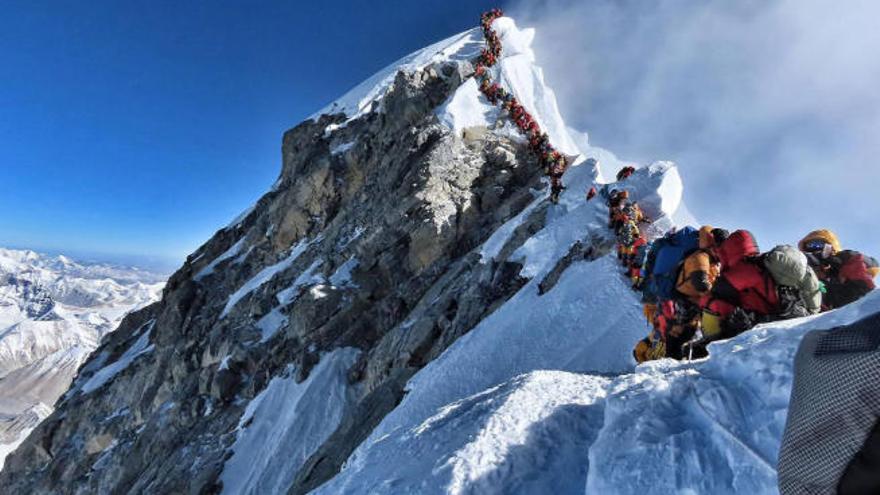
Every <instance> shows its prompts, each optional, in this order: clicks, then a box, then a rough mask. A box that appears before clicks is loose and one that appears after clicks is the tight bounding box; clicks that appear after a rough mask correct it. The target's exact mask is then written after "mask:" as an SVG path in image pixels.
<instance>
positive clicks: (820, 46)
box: [507, 0, 880, 252]
mask: <svg viewBox="0 0 880 495" xmlns="http://www.w3.org/2000/svg"><path fill="white" fill-rule="evenodd" d="M507 10H508V12H509V13H510V14H511V15H512V16H514V17H516V18H517V19H518V20H519V21H520V23H522V24H524V25H530V26H536V27H537V29H538V32H539V33H541V36H539V37H537V38H536V40H535V46H534V49H535V51H536V53H537V55H538V59H539V60H540V61H541V64H542V65H543V66H544V68H545V70H546V72H547V78H548V83H549V84H550V85H551V86H552V87H553V88H554V89H555V90H556V93H557V97H558V98H559V100H560V107H561V108H562V112H563V116H564V117H565V118H566V121H567V122H568V123H569V125H571V126H573V127H576V128H581V129H585V130H588V131H589V132H590V134H591V138H592V139H591V140H592V141H593V142H594V143H595V144H597V145H599V146H602V147H604V148H607V149H612V150H614V151H615V152H616V153H618V154H619V155H621V156H623V157H625V158H628V159H634V160H639V161H644V160H645V159H646V158H650V159H654V158H662V159H669V160H674V161H675V162H676V163H677V164H678V165H679V166H680V167H681V170H682V175H683V177H684V179H685V182H686V183H687V184H688V192H687V196H686V200H687V202H688V204H689V206H690V207H691V208H692V210H693V211H698V212H699V213H700V215H699V216H700V218H701V219H703V220H704V221H706V222H709V223H713V224H723V225H725V226H727V225H729V226H732V227H748V228H749V229H751V230H753V231H754V233H755V234H756V235H757V238H758V240H759V241H760V242H761V245H762V246H767V247H770V246H773V245H775V244H780V243H791V242H794V241H796V240H797V239H799V238H800V236H802V235H804V234H805V233H806V232H807V231H809V230H811V229H813V228H818V227H820V226H827V227H832V228H835V229H836V230H837V231H839V232H838V233H839V234H840V235H841V238H842V239H843V241H844V244H846V245H847V246H848V247H852V248H854V249H859V250H863V251H866V252H871V251H872V250H876V246H878V245H880V231H878V230H877V229H867V228H865V227H866V226H867V225H871V224H872V223H873V222H874V218H873V217H874V213H875V212H876V211H877V210H878V207H880V200H878V199H877V198H878V196H877V195H876V190H875V186H874V185H875V184H876V183H877V182H878V180H880V166H878V165H877V160H878V157H880V141H878V140H877V139H876V136H878V135H880V93H878V92H877V91H876V88H877V87H880V59H878V58H877V57H876V53H877V52H878V51H880V32H878V30H877V29H876V19H877V18H878V16H880V3H877V2H871V1H868V0H855V1H852V2H843V3H841V2H829V1H823V0H773V1H745V2H700V1H696V0H672V1H668V2H638V1H612V0H596V1H591V2H580V1H577V0H542V1H538V2H534V1H531V0H529V1H522V0H521V1H518V2H514V3H513V4H512V5H509V6H507ZM755 184H761V187H759V188H755V187H754V185H755ZM746 197H747V198H749V201H743V200H742V198H746ZM732 204H735V205H737V206H736V208H730V205H732ZM792 218H803V219H804V221H803V222H792V221H791V219H792Z"/></svg>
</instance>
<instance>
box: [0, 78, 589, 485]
mask: <svg viewBox="0 0 880 495" xmlns="http://www.w3.org/2000/svg"><path fill="white" fill-rule="evenodd" d="M471 71H472V68H471V66H470V64H469V63H467V62H443V63H438V64H434V65H429V66H428V67H426V68H425V69H423V70H419V71H415V72H410V73H405V72H400V73H398V75H397V77H396V79H395V80H394V83H393V86H392V87H391V89H390V90H389V91H388V93H387V94H386V95H385V96H384V98H383V99H382V102H381V108H375V109H374V110H373V111H371V112H368V113H365V114H363V115H361V116H359V117H357V118H355V119H352V120H347V118H346V117H345V116H344V115H342V114H337V115H325V116H321V117H320V118H318V119H316V120H309V121H306V122H304V123H302V124H300V125H299V126H297V127H296V128H294V129H292V130H290V131H288V132H287V133H286V134H285V135H284V139H283V145H282V156H283V169H282V172H281V175H280V177H279V179H278V182H277V183H276V185H275V186H274V187H273V189H272V190H271V191H270V192H269V193H267V194H266V195H265V196H264V197H262V198H261V199H260V200H259V201H258V202H257V204H256V205H255V207H254V208H253V210H252V211H250V212H249V213H248V214H247V215H245V216H244V218H242V219H241V220H240V221H239V222H238V223H236V224H234V225H231V226H229V227H227V228H225V229H223V230H221V231H219V232H217V233H216V234H215V235H214V237H213V238H212V239H210V240H209V241H208V242H207V243H206V244H205V245H204V246H202V247H201V248H200V249H199V250H197V251H196V252H195V253H194V254H193V255H192V256H190V257H189V258H188V259H187V261H186V263H185V264H184V265H183V267H181V268H180V270H178V271H177V273H175V274H174V275H173V276H172V277H171V279H170V280H169V282H168V284H167V286H166V288H165V291H164V294H163V298H162V300H161V302H159V303H157V304H154V305H152V306H150V307H148V308H145V309H143V310H141V311H139V312H137V313H134V314H131V315H130V316H128V317H127V318H126V319H125V320H124V321H123V323H122V325H121V326H120V328H119V329H118V330H117V331H116V332H114V333H112V334H110V335H109V336H108V337H107V338H106V339H105V340H104V342H103V343H102V345H101V347H100V348H99V349H98V350H97V351H95V353H93V354H92V356H91V357H90V359H89V360H88V362H87V363H86V364H85V365H84V366H83V368H81V369H80V371H79V375H78V377H77V379H76V380H75V382H74V384H73V386H72V388H71V389H70V390H69V391H68V393H67V394H66V395H65V396H64V397H63V398H62V399H60V400H59V402H58V404H57V405H56V410H55V412H54V413H53V414H52V415H51V416H50V417H49V418H47V419H46V420H45V421H44V422H43V423H42V424H41V425H40V426H39V427H37V428H36V429H35V430H34V431H33V433H32V434H31V435H30V436H29V437H28V439H27V440H26V441H25V442H24V443H23V444H22V446H21V447H20V448H19V449H18V451H16V452H15V453H14V454H13V455H11V456H10V457H9V458H8V459H7V464H6V467H5V468H4V470H3V472H2V473H0V486H3V487H4V490H8V492H9V493H214V492H217V491H219V490H221V489H222V483H221V481H220V479H219V476H220V473H221V471H222V469H223V466H224V462H225V461H226V459H227V458H228V457H229V456H230V455H231V452H230V447H231V446H232V444H233V442H234V441H235V439H236V436H237V435H238V432H240V431H241V429H242V428H243V427H245V426H246V425H242V424H240V423H241V420H242V417H243V415H244V414H245V410H246V408H247V406H248V404H249V403H250V401H251V400H252V399H253V398H254V397H256V396H258V394H260V392H261V391H263V390H264V389H265V388H266V387H267V385H268V383H269V381H270V380H271V379H272V378H273V377H277V376H282V375H284V374H285V373H287V372H288V370H289V369H291V366H292V368H293V369H294V370H295V374H296V379H297V380H304V379H306V377H307V376H308V375H309V373H310V370H311V369H312V368H313V367H314V366H315V364H316V363H318V362H319V360H320V359H321V356H322V355H324V354H325V353H327V352H330V351H332V350H334V349H338V348H342V347H353V348H356V349H358V350H360V354H359V356H360V357H359V358H358V359H357V361H356V363H355V364H354V365H353V366H352V367H351V368H350V369H349V370H348V372H347V381H348V385H349V388H350V393H351V394H352V395H353V400H351V401H349V402H346V403H347V404H351V405H350V406H348V408H347V410H345V411H343V414H342V419H341V421H340V422H339V424H338V427H336V429H335V431H334V433H332V434H331V435H330V437H329V438H328V439H326V441H324V442H323V444H322V445H321V446H320V447H319V448H317V450H316V451H315V452H313V453H312V454H311V455H310V457H309V458H308V459H307V461H306V462H305V463H304V464H303V465H302V466H295V467H294V468H293V469H296V473H295V476H293V475H292V476H291V479H294V482H293V483H292V485H291V486H290V488H289V489H290V492H291V493H304V492H306V491H308V490H309V489H311V488H314V487H316V486H318V485H320V484H321V483H322V482H324V481H326V480H327V479H329V478H330V477H332V476H333V475H334V474H335V473H337V472H338V470H339V469H340V467H341V465H342V463H343V462H344V461H345V460H346V459H347V457H348V456H349V455H350V454H351V452H352V451H353V450H354V448H355V447H356V446H357V445H358V444H359V443H360V442H361V441H362V440H363V439H364V438H365V437H366V436H367V435H368V434H369V433H370V431H372V429H373V428H374V426H375V425H376V424H377V423H378V422H379V421H380V420H381V419H382V418H383V417H384V416H385V414H387V413H388V411H390V410H391V409H393V408H394V407H395V406H396V404H397V403H398V402H399V401H400V399H401V398H402V396H403V394H404V385H405V383H406V380H407V379H408V378H409V377H410V376H412V375H413V373H415V372H416V371H417V370H419V369H420V368H421V367H423V366H425V364H427V363H428V362H430V361H431V360H432V359H434V358H435V357H436V356H438V355H439V354H440V353H441V352H443V350H444V349H446V348H447V347H448V346H449V345H450V344H451V343H452V342H454V341H455V340H456V339H457V338H458V337H460V336H461V335H464V334H465V333H467V332H468V331H469V330H470V329H471V328H473V327H474V326H475V325H476V324H477V323H478V322H479V321H480V320H481V319H483V318H484V317H485V316H486V315H487V314H489V313H491V312H492V311H493V310H494V309H495V308H497V307H498V306H499V305H500V304H501V303H503V302H504V301H506V300H507V299H508V298H509V297H510V296H511V295H512V294H514V293H515V292H516V291H517V290H519V289H520V288H521V287H522V286H523V285H524V283H525V282H526V280H525V279H523V278H521V277H520V275H519V272H520V270H519V268H520V267H519V265H518V264H516V263H514V262H509V261H495V260H486V259H482V258H481V256H480V254H479V253H478V252H476V250H475V248H477V247H478V246H480V245H481V244H482V243H483V242H484V241H485V240H486V239H487V238H489V236H490V235H491V234H492V233H493V232H495V231H496V230H497V229H498V228H499V226H501V225H502V224H504V223H505V222H506V221H507V220H509V219H510V218H512V217H513V216H515V215H516V214H517V213H519V212H521V211H522V210H523V209H524V208H525V207H526V206H527V205H528V204H530V203H532V202H533V200H534V195H533V191H534V190H535V189H541V188H543V187H544V186H543V185H542V183H541V179H540V176H541V171H540V170H538V169H537V168H536V167H535V166H534V164H533V163H532V162H531V161H530V160H529V157H528V156H527V152H526V150H525V148H524V146H523V145H522V143H518V142H514V141H511V140H510V139H509V138H507V137H504V136H503V135H500V134H498V133H494V132H487V131H486V130H485V129H483V130H481V129H470V130H468V132H465V133H455V132H453V131H450V130H449V129H448V128H446V127H444V126H442V125H440V124H439V123H438V120H437V117H436V116H435V115H434V113H433V112H434V109H435V108H437V107H438V106H439V105H440V104H441V103H443V102H444V101H445V100H447V98H449V96H450V95H451V94H452V92H453V91H454V90H455V89H456V88H458V87H459V85H460V84H461V83H462V81H463V80H464V79H465V78H466V77H468V76H469V75H470V72H471ZM529 218H530V220H529V221H527V222H524V223H523V225H521V227H520V229H526V230H528V229H536V228H540V223H541V222H542V219H543V215H542V214H541V210H536V211H535V212H533V214H532V215H531V216H530V217H529ZM526 238H527V235H521V232H520V233H514V235H511V236H510V239H509V240H508V241H507V245H506V246H504V247H503V248H502V252H505V253H510V252H512V250H513V249H514V248H515V247H516V245H517V244H518V243H522V242H524V241H525V239H526ZM581 255H582V254H581ZM498 259H501V260H503V259H504V257H498Z"/></svg>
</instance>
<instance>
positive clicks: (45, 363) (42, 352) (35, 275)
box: [0, 249, 164, 467]
mask: <svg viewBox="0 0 880 495" xmlns="http://www.w3.org/2000/svg"><path fill="white" fill-rule="evenodd" d="M163 280H164V277H163V276H161V275H158V274H155V273H150V272H147V271H143V270H139V269H136V268H127V267H118V266H113V265H106V264H94V263H93V264H83V263H77V262H76V261H74V260H72V259H70V258H67V257H66V256H47V255H43V254H39V253H35V252H33V251H21V250H11V249H0V467H2V463H3V458H4V457H5V456H6V454H7V453H8V452H10V451H11V450H12V449H14V448H15V446H16V445H18V443H19V442H21V441H23V440H24V438H25V436H26V435H27V433H28V432H29V431H30V430H31V429H32V428H34V427H35V426H36V425H37V423H39V422H40V421H41V420H42V419H43V418H45V417H46V416H48V415H49V413H51V412H52V405H53V404H54V403H55V400H56V399H57V398H58V397H59V396H60V395H61V394H62V393H64V391H65V390H67V387H68V386H69V385H70V382H71V381H72V380H73V377H74V376H75V375H76V371H77V369H78V368H79V367H80V365H82V363H83V362H84V361H85V360H86V358H87V357H88V355H89V353H90V352H91V351H92V350H94V349H95V348H96V347H97V346H98V343H99V342H100V340H101V338H102V337H103V336H104V335H106V334H107V333H109V332H110V331H112V330H114V329H115V328H116V327H117V326H118V325H119V322H120V320H121V319H122V317H123V316H124V315H125V314H126V313H127V312H129V311H132V310H135V309H139V308H141V307H143V306H145V305H147V304H149V303H151V302H153V301H155V300H157V299H158V298H159V294H160V292H161V290H162V285H163V282H162V281H163Z"/></svg>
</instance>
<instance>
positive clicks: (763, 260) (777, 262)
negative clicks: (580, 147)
mask: <svg viewBox="0 0 880 495" xmlns="http://www.w3.org/2000/svg"><path fill="white" fill-rule="evenodd" d="M503 15H504V14H503V12H502V11H501V9H492V10H490V11H488V12H486V13H484V14H483V15H482V17H481V19H480V25H481V27H482V31H483V36H484V37H485V40H486V45H487V46H486V48H485V49H483V51H482V52H481V54H480V55H479V57H477V59H476V60H475V61H474V75H475V77H476V78H477V79H478V80H479V89H480V92H481V93H482V94H483V95H484V96H485V97H486V98H487V99H488V100H489V102H491V103H492V104H496V105H500V106H501V108H502V109H503V110H504V112H505V115H506V116H507V117H508V118H509V119H510V120H511V121H512V122H513V123H514V124H515V125H516V127H517V128H518V129H519V130H520V132H522V134H523V135H524V136H525V137H526V139H527V140H528V144H529V149H530V151H531V152H532V153H533V154H534V155H535V156H536V157H537V158H538V162H539V163H540V164H541V166H542V167H543V168H544V173H545V174H546V175H547V176H548V177H549V178H550V201H551V202H553V203H557V202H558V201H559V195H560V193H561V192H562V191H563V190H564V189H565V186H564V185H563V183H562V176H563V174H564V173H565V171H566V170H567V169H568V167H569V166H570V165H571V162H572V160H573V157H571V156H567V155H565V154H563V153H561V152H559V151H558V150H557V149H556V148H555V147H554V146H553V145H552V144H551V143H550V138H549V136H548V135H547V133H546V132H544V131H542V129H541V128H540V126H539V125H538V123H537V121H536V120H535V119H534V117H533V116H532V115H531V114H530V113H529V112H528V110H526V109H525V107H523V105H522V104H521V103H519V101H517V98H516V97H515V96H514V95H513V94H512V93H511V92H509V91H507V90H505V89H504V88H502V87H501V86H500V85H499V84H498V83H497V82H494V81H492V77H491V75H490V74H489V68H491V67H493V66H494V65H495V64H496V63H497V62H498V59H499V58H500V57H501V50H502V47H501V40H500V39H499V37H498V34H497V33H496V32H495V31H494V30H493V29H492V23H493V22H494V21H495V20H496V19H498V18H499V17H501V16H503ZM634 172H635V168H634V167H631V166H628V167H624V168H623V169H621V170H620V171H619V172H618V174H617V181H618V182H621V181H625V180H626V179H627V178H629V177H630V176H631V175H632V174H633V173H634ZM597 194H601V195H602V197H603V198H604V199H605V201H606V204H607V205H608V210H609V211H608V215H609V219H608V223H609V227H610V228H611V229H612V230H613V231H614V233H615V235H616V237H617V255H618V258H619V259H620V262H621V263H622V264H623V266H624V267H625V269H626V275H627V276H628V277H629V278H630V280H631V282H632V286H633V288H634V289H635V290H638V291H640V292H641V293H642V301H643V303H644V314H645V317H646V319H647V320H648V322H649V325H650V327H651V332H650V333H649V335H648V336H647V337H645V338H644V339H642V340H641V341H639V342H638V343H637V344H636V347H635V349H634V350H633V356H634V357H635V359H636V361H638V362H644V361H648V360H652V359H660V358H664V357H670V358H673V359H683V358H694V357H702V356H705V355H706V345H707V344H708V343H709V342H711V341H713V340H717V339H721V338H729V337H733V336H735V335H737V334H739V333H742V332H743V331H745V330H748V329H749V328H751V327H753V326H754V325H756V324H758V323H763V322H768V321H773V320H780V319H786V318H796V317H801V316H806V315H810V314H816V313H818V312H820V311H825V310H829V309H834V308H838V307H840V306H843V305H845V304H848V303H850V302H853V301H855V300H857V299H859V298H861V297H862V296H864V295H865V294H867V293H868V292H870V291H871V290H873V289H874V280H873V279H874V278H875V277H876V275H877V274H878V273H880V266H878V263H877V260H876V259H874V258H871V257H869V256H865V255H863V254H861V253H859V252H856V251H852V250H844V249H843V248H842V246H841V244H840V241H839V240H838V238H837V236H836V235H835V234H834V233H833V232H831V231H829V230H816V231H813V232H810V233H809V234H807V236H806V237H804V238H803V239H802V240H801V241H800V242H799V243H798V246H797V248H795V247H793V246H776V247H775V248H773V249H772V250H771V251H769V252H767V253H763V254H762V253H761V252H760V250H759V249H758V244H757V242H756V241H755V238H754V236H753V235H752V234H751V233H750V232H749V231H747V230H737V231H735V232H733V233H730V232H728V231H727V230H725V229H721V228H713V227H711V226H703V227H702V228H700V229H696V228H693V227H685V228H682V229H678V230H673V231H670V232H667V233H666V234H665V235H663V236H662V237H660V238H658V239H655V240H653V241H649V240H648V239H647V237H646V236H645V235H643V233H642V226H643V225H644V224H648V223H650V219H649V218H647V216H646V215H645V214H644V212H642V210H641V208H640V207H639V205H638V204H637V203H636V202H634V201H631V200H630V198H629V193H628V192H627V191H626V190H624V189H620V190H616V189H613V188H610V186H607V185H606V186H604V187H602V188H601V191H597V189H596V188H595V187H593V188H591V189H590V190H589V191H588V192H587V201H590V200H592V199H593V198H594V197H595V196H596V195H597Z"/></svg>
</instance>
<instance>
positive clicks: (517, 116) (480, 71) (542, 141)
mask: <svg viewBox="0 0 880 495" xmlns="http://www.w3.org/2000/svg"><path fill="white" fill-rule="evenodd" d="M503 15H504V13H503V12H502V11H501V9H492V10H490V11H488V12H486V13H484V14H483V15H482V16H481V18H480V26H481V27H482V28H483V37H484V38H485V39H486V45H487V46H486V48H484V49H483V50H482V52H481V53H480V56H479V57H478V58H477V60H476V61H475V62H474V75H475V76H476V77H477V78H478V79H479V80H480V92H481V93H483V95H485V96H486V98H487V99H488V100H489V101H490V102H491V103H492V104H493V105H498V104H499V103H500V105H501V108H502V109H504V110H505V112H506V114H507V117H508V118H510V120H511V121H513V123H514V124H515V125H516V127H517V128H518V129H519V130H520V132H522V133H523V135H525V137H526V138H527V139H528V141H529V150H530V151H531V152H532V153H533V154H534V155H535V156H536V157H537V158H538V161H539V163H540V164H541V165H542V166H543V167H544V174H545V175H547V176H548V177H550V201H552V202H553V203H558V202H559V194H560V193H561V192H562V191H563V190H564V189H565V186H564V185H563V183H562V175H563V174H565V171H566V170H567V169H568V167H569V165H571V162H572V161H573V158H574V157H571V156H566V155H565V154H563V153H560V152H559V151H558V150H557V149H556V148H554V147H553V145H552V144H550V137H549V136H548V135H547V133H546V132H543V131H541V127H540V126H539V125H538V123H537V122H536V121H535V118H534V117H532V115H531V114H530V113H529V111H528V110H526V109H525V107H523V106H522V104H520V103H519V101H517V99H516V97H515V96H513V94H511V93H510V92H509V91H507V90H505V89H504V88H502V87H501V85H499V84H498V83H497V82H493V81H492V77H491V76H490V75H489V70H488V69H489V68H490V67H492V66H494V65H495V63H496V62H497V61H498V59H499V58H500V57H501V40H500V39H499V38H498V34H497V33H496V32H495V30H493V29H492V23H493V22H495V19H498V18H499V17H501V16H503Z"/></svg>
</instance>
